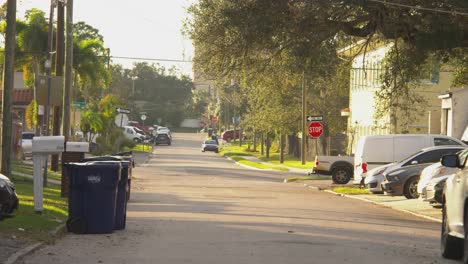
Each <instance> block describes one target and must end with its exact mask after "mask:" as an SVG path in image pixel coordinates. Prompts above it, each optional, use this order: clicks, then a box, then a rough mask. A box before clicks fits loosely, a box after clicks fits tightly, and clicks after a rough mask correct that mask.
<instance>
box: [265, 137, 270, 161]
mask: <svg viewBox="0 0 468 264" xmlns="http://www.w3.org/2000/svg"><path fill="white" fill-rule="evenodd" d="M270 143H271V142H270V133H267V135H266V158H267V159H268V158H270V147H271V144H270Z"/></svg>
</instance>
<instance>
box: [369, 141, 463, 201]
mask: <svg viewBox="0 0 468 264" xmlns="http://www.w3.org/2000/svg"><path fill="white" fill-rule="evenodd" d="M465 148H466V145H458V146H457V145H445V146H437V147H428V148H423V149H422V150H420V151H418V152H416V153H414V154H412V155H410V156H409V157H407V158H405V159H402V160H400V161H398V162H395V163H391V164H387V165H383V166H381V167H377V168H374V169H373V170H370V171H369V172H368V173H367V174H370V175H367V176H366V177H365V180H364V183H365V184H366V186H367V188H368V189H369V191H371V192H373V193H379V192H382V191H384V190H382V183H383V181H384V176H383V175H384V173H387V174H388V173H389V172H390V171H393V173H395V171H396V170H397V169H400V168H403V167H406V166H410V165H421V166H420V167H422V169H424V168H425V167H427V166H429V165H431V164H432V163H436V162H439V161H440V158H441V157H442V156H443V155H445V154H449V153H455V152H457V151H460V150H462V149H465ZM419 175H420V174H418V175H417V176H418V177H419ZM412 176H416V175H412ZM392 182H393V181H392ZM416 183H417V182H416ZM415 186H417V185H415ZM389 188H391V186H389ZM401 190H403V189H401ZM390 192H391V193H394V191H393V190H390ZM397 192H398V191H397ZM396 195H402V194H396ZM411 197H413V195H411Z"/></svg>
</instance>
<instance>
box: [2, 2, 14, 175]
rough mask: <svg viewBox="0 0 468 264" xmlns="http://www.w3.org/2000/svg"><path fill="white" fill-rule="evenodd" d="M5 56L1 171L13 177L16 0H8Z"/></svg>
mask: <svg viewBox="0 0 468 264" xmlns="http://www.w3.org/2000/svg"><path fill="white" fill-rule="evenodd" d="M6 21H7V22H6V37H5V58H4V60H5V61H4V66H3V67H4V69H3V100H2V101H3V102H2V115H3V116H2V117H3V124H2V168H1V172H2V174H3V175H5V176H7V177H11V150H12V129H13V120H12V111H11V110H12V108H13V88H14V83H15V81H14V74H15V68H14V67H15V42H16V41H15V38H16V0H8V1H7V14H6Z"/></svg>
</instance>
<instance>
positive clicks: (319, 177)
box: [286, 176, 331, 182]
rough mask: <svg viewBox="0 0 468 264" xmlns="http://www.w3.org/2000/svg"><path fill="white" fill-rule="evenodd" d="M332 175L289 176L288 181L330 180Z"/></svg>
mask: <svg viewBox="0 0 468 264" xmlns="http://www.w3.org/2000/svg"><path fill="white" fill-rule="evenodd" d="M330 179H331V178H330V177H327V176H305V177H291V178H288V179H287V180H286V181H287V182H295V181H314V180H319V181H320V180H330Z"/></svg>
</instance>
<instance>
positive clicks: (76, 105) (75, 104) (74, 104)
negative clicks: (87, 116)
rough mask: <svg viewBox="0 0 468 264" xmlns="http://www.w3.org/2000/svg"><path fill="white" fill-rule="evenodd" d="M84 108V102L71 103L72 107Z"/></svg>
mask: <svg viewBox="0 0 468 264" xmlns="http://www.w3.org/2000/svg"><path fill="white" fill-rule="evenodd" d="M85 106H86V102H84V101H74V102H73V107H75V108H79V109H83V108H85Z"/></svg>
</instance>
